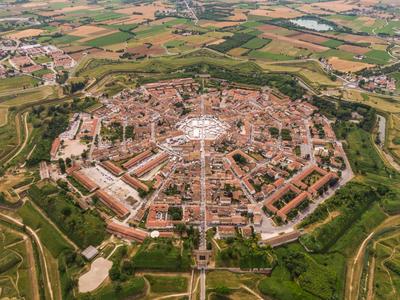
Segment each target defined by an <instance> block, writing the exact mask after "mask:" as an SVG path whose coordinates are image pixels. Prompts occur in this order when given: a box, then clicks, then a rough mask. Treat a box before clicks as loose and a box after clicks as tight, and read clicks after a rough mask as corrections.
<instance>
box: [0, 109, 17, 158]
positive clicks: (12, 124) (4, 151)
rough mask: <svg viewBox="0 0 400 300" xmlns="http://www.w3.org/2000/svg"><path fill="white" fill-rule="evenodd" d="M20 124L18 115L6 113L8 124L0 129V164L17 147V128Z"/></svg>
mask: <svg viewBox="0 0 400 300" xmlns="http://www.w3.org/2000/svg"><path fill="white" fill-rule="evenodd" d="M20 123H21V119H20V116H19V114H16V113H15V111H10V112H9V113H8V122H7V124H6V125H4V126H2V127H0V163H4V162H5V161H6V159H7V157H8V156H9V155H10V153H11V152H12V151H13V150H14V149H15V147H16V146H17V145H18V141H19V136H18V131H17V130H18V128H19V124H20Z"/></svg>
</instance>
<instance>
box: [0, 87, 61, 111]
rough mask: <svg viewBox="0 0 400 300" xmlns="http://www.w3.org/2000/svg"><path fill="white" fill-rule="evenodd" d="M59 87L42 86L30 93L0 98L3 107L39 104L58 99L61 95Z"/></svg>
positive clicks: (17, 93) (19, 92) (21, 92)
mask: <svg viewBox="0 0 400 300" xmlns="http://www.w3.org/2000/svg"><path fill="white" fill-rule="evenodd" d="M59 92H60V90H59V87H53V86H48V85H46V86H40V87H37V88H33V89H31V90H29V91H24V90H20V91H17V92H16V93H15V94H12V95H7V96H0V104H1V105H2V106H8V107H11V106H20V105H24V104H28V103H34V102H39V101H41V100H45V99H48V98H56V97H57V96H58V95H59Z"/></svg>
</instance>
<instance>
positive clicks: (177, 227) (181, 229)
mask: <svg viewBox="0 0 400 300" xmlns="http://www.w3.org/2000/svg"><path fill="white" fill-rule="evenodd" d="M174 231H175V232H177V233H178V234H179V235H180V236H182V235H183V233H184V232H186V225H185V224H184V223H178V224H176V225H175V227H174Z"/></svg>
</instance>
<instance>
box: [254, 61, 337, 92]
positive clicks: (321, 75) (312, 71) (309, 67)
mask: <svg viewBox="0 0 400 300" xmlns="http://www.w3.org/2000/svg"><path fill="white" fill-rule="evenodd" d="M259 65H260V66H261V67H262V68H264V69H265V70H267V71H270V72H281V73H291V74H295V75H297V76H300V77H301V78H302V79H303V80H304V81H305V82H306V83H308V84H309V85H310V86H312V87H313V88H315V89H318V88H320V87H324V86H327V87H336V86H340V82H339V81H334V80H332V78H330V77H329V76H328V75H327V74H326V73H325V72H324V71H323V70H322V69H321V67H320V65H319V64H318V63H317V62H314V61H306V62H299V61H293V62H284V63H283V62H280V63H260V62H259Z"/></svg>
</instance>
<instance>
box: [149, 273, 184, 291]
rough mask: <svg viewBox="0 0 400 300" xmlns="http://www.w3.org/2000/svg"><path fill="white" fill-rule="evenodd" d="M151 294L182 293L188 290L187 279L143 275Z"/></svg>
mask: <svg viewBox="0 0 400 300" xmlns="http://www.w3.org/2000/svg"><path fill="white" fill-rule="evenodd" d="M145 277H146V279H147V280H148V281H149V282H150V285H151V291H152V292H153V293H184V292H186V291H187V288H188V279H187V278H186V277H183V276H152V275H145Z"/></svg>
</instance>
